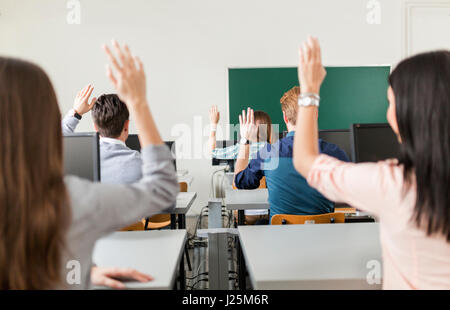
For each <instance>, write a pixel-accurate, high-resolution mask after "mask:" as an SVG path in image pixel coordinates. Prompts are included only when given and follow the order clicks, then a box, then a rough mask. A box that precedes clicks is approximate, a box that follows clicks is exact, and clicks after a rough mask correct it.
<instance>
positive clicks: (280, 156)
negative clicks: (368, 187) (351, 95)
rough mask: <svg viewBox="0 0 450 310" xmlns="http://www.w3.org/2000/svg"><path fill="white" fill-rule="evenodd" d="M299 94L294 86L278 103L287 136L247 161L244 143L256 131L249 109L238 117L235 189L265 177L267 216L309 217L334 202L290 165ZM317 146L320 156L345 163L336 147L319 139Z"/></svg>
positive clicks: (331, 207)
mask: <svg viewBox="0 0 450 310" xmlns="http://www.w3.org/2000/svg"><path fill="white" fill-rule="evenodd" d="M299 94H300V87H298V86H296V87H294V88H292V89H291V90H289V91H288V92H286V93H285V94H284V95H283V97H282V98H281V100H280V103H281V109H282V111H283V119H284V122H285V123H286V127H287V129H288V131H289V133H288V134H287V136H286V137H285V138H284V139H281V140H279V141H277V142H276V143H274V144H267V145H266V146H265V147H264V148H262V149H261V150H260V151H259V152H258V153H257V155H256V158H255V159H253V160H251V161H250V162H249V161H248V156H249V144H248V140H249V139H251V137H252V135H254V134H255V132H257V126H256V125H255V123H254V120H253V110H251V109H250V108H249V109H248V113H247V117H246V115H245V111H243V113H242V115H241V116H240V117H239V120H240V123H241V137H242V138H241V141H240V142H239V143H240V148H239V155H238V159H237V161H236V164H235V179H234V183H235V186H236V187H237V188H238V189H255V188H258V186H259V182H260V180H261V179H262V177H263V176H265V177H266V183H267V189H268V191H269V204H270V216H271V217H272V216H273V215H275V214H296V215H313V214H322V213H330V212H333V211H334V203H333V202H332V201H330V200H328V199H327V198H325V197H324V196H323V195H322V194H320V193H319V192H318V191H316V190H315V189H313V188H312V187H310V186H309V185H308V183H307V182H306V180H305V178H304V177H303V176H301V175H300V174H299V173H298V172H297V171H296V170H295V168H294V166H293V162H292V150H293V148H292V146H293V144H294V134H295V125H296V120H297V111H298V103H297V102H298V96H299ZM318 144H319V151H320V153H324V154H327V155H330V156H333V157H335V158H338V159H340V160H343V161H349V158H348V156H347V154H345V152H344V151H343V150H342V149H340V148H339V147H338V146H337V145H335V144H332V143H328V142H326V141H324V140H322V139H319V141H318Z"/></svg>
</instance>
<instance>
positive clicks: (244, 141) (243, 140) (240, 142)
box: [239, 137, 250, 145]
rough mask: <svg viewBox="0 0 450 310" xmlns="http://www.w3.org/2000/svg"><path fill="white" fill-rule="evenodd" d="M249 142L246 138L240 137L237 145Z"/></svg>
mask: <svg viewBox="0 0 450 310" xmlns="http://www.w3.org/2000/svg"><path fill="white" fill-rule="evenodd" d="M249 142H250V141H248V140H247V139H246V138H244V137H242V138H241V140H239V144H243V145H245V144H249Z"/></svg>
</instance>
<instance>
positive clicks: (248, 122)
mask: <svg viewBox="0 0 450 310" xmlns="http://www.w3.org/2000/svg"><path fill="white" fill-rule="evenodd" d="M247 124H250V108H247Z"/></svg>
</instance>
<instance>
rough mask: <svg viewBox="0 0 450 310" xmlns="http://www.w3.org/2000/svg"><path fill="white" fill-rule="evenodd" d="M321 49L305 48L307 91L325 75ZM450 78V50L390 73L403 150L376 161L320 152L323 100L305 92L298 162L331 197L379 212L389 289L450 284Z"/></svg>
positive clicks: (302, 68)
mask: <svg viewBox="0 0 450 310" xmlns="http://www.w3.org/2000/svg"><path fill="white" fill-rule="evenodd" d="M320 55H321V52H320V47H319V44H318V41H317V40H316V39H313V38H309V39H308V43H304V44H303V46H302V48H301V50H300V65H299V70H298V72H299V80H300V83H301V84H302V85H304V86H305V87H306V88H307V89H308V92H307V93H305V94H304V96H305V97H306V96H311V93H313V94H316V95H318V94H319V90H320V85H321V84H322V81H323V79H324V77H325V69H324V68H323V66H322V64H321V59H320V58H321V57H320ZM449 83H450V52H449V51H436V52H430V53H423V54H419V55H416V56H413V57H410V58H407V59H405V60H403V61H401V62H400V63H399V64H398V65H397V67H396V68H395V69H394V70H393V71H392V73H391V74H390V77H389V87H388V101H389V107H388V110H387V114H386V116H387V120H388V122H389V124H390V126H391V128H392V129H393V131H394V132H395V133H396V134H397V137H398V139H399V142H400V152H399V158H398V159H395V160H385V161H380V162H378V163H360V164H354V163H344V162H342V161H339V160H337V159H335V158H332V157H329V156H326V155H323V154H320V155H319V154H318V152H317V150H316V149H315V148H314V147H313V146H314V144H313V142H314V140H315V137H316V136H317V120H316V119H315V117H314V113H315V112H316V111H317V106H309V105H307V104H308V103H310V101H309V100H303V98H302V97H301V98H300V100H299V102H300V105H301V106H302V107H301V108H300V112H299V114H298V120H299V121H298V122H297V124H298V125H297V129H298V132H299V134H298V135H297V136H296V138H295V145H294V149H295V152H294V164H295V167H296V169H297V170H298V171H299V172H300V173H301V174H302V175H304V176H306V177H307V179H308V183H309V184H310V185H311V186H312V187H314V188H316V189H317V190H319V191H320V192H321V193H322V194H324V195H325V196H326V197H328V198H330V199H336V200H338V201H341V202H346V203H348V204H350V205H352V206H354V207H356V208H358V209H361V210H365V211H367V212H370V213H372V214H375V215H377V217H378V218H379V226H380V241H381V247H382V258H383V288H385V289H449V288H450V225H449V223H450V212H449V210H450V209H449V208H450V196H449V190H450V188H449V186H450V163H449V161H448V159H449V156H450V139H449V135H450V123H449V122H448V120H449V119H450V108H449V107H450V106H449V98H450V89H449V87H448V86H449ZM310 100H317V97H316V99H314V98H312V97H310ZM316 103H317V101H316ZM300 120H301V121H300Z"/></svg>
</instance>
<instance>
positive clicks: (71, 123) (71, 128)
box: [61, 110, 80, 135]
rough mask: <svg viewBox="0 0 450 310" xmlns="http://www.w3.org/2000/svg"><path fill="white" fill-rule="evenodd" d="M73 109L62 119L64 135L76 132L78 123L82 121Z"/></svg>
mask: <svg viewBox="0 0 450 310" xmlns="http://www.w3.org/2000/svg"><path fill="white" fill-rule="evenodd" d="M72 111H73V110H70V111H69V112H68V113H67V114H66V115H65V116H64V118H63V119H62V121H61V129H62V133H63V135H67V134H71V133H74V132H75V129H76V128H77V126H78V123H79V122H80V121H79V120H78V119H76V118H75V117H74V116H73V113H72Z"/></svg>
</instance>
